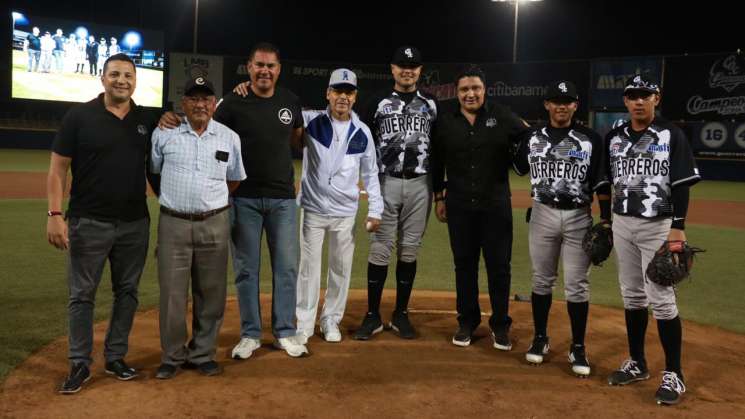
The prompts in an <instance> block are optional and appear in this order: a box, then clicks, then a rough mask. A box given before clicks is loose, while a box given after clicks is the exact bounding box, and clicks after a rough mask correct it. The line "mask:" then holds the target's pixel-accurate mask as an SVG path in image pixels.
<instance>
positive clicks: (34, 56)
mask: <svg viewBox="0 0 745 419" xmlns="http://www.w3.org/2000/svg"><path fill="white" fill-rule="evenodd" d="M40 59H41V51H39V50H35V49H29V50H28V71H39V60H40Z"/></svg>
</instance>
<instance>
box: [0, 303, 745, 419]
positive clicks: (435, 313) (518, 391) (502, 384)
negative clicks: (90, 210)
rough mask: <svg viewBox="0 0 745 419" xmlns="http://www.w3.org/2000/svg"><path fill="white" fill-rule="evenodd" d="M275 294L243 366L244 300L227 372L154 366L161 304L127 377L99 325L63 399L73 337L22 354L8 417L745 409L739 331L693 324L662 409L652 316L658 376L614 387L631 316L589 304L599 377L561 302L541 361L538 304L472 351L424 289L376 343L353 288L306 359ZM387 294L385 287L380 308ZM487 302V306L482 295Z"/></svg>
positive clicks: (534, 414) (232, 310)
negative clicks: (401, 323) (279, 346)
mask: <svg viewBox="0 0 745 419" xmlns="http://www.w3.org/2000/svg"><path fill="white" fill-rule="evenodd" d="M267 298H268V297H267V296H262V303H263V305H262V312H263V315H264V319H265V322H264V330H265V339H264V347H263V348H261V349H260V350H258V351H257V352H256V353H255V354H254V356H253V357H252V358H250V359H248V360H245V361H234V360H230V359H227V358H228V356H229V351H230V349H231V348H232V345H233V344H234V343H235V342H236V340H237V337H238V335H239V321H238V314H237V304H236V302H235V300H234V299H231V300H230V301H229V303H228V310H227V313H226V316H225V324H224V326H223V328H222V332H221V335H220V339H219V349H218V361H219V362H221V364H222V365H223V366H224V367H225V372H224V374H223V375H220V376H216V377H202V376H200V375H198V374H197V373H196V372H194V371H181V372H180V373H179V375H177V376H176V377H175V378H174V379H172V380H167V381H160V380H157V379H155V378H154V373H155V369H156V368H157V366H158V364H159V356H160V353H159V340H158V320H157V319H158V317H157V314H158V313H157V311H155V310H151V311H147V312H142V313H138V315H137V318H136V321H135V327H134V330H133V332H132V336H131V339H130V343H131V347H130V355H129V357H128V361H129V362H130V363H131V364H132V365H133V366H135V367H136V368H138V369H139V370H140V372H141V375H140V377H139V378H138V379H136V380H133V381H130V382H119V381H116V380H115V379H113V378H111V377H109V376H107V375H106V374H104V372H103V371H102V365H101V364H102V362H101V361H100V358H101V350H102V342H101V340H102V338H103V335H104V331H105V326H106V325H105V324H103V323H99V324H97V325H96V354H95V355H94V356H95V359H96V362H95V363H94V366H93V379H92V380H91V381H90V382H89V383H88V384H87V385H86V387H85V388H84V389H83V391H82V392H81V393H79V394H77V395H73V396H61V395H57V394H56V393H55V388H56V386H57V385H58V383H59V381H60V379H61V378H62V377H63V376H64V375H65V373H66V367H67V365H66V359H65V353H66V348H67V345H66V341H65V338H59V339H57V340H56V341H54V342H53V343H52V344H50V345H48V346H47V347H45V348H43V349H41V350H40V351H38V352H37V353H35V354H34V355H33V356H31V357H30V358H28V359H27V360H26V361H25V362H24V363H23V364H21V365H20V366H19V367H18V368H17V369H16V370H15V371H13V372H12V373H11V374H10V376H9V377H8V378H7V380H6V381H5V383H4V384H3V386H2V390H0V417H19V418H20V417H23V418H29V417H56V418H67V417H70V418H72V417H85V416H87V417H114V418H116V417H127V418H135V417H214V418H218V417H261V418H287V417H294V418H313V417H323V418H350V417H357V418H377V419H380V418H403V417H411V418H457V417H464V418H469V419H470V418H486V417H519V418H540V417H565V418H569V417H572V418H575V417H588V418H598V417H602V418H606V417H624V418H628V417H649V416H651V415H654V416H655V417H696V418H702V417H708V418H734V417H745V383H743V381H742V379H741V377H742V376H743V375H745V353H743V352H742V351H741V350H739V349H737V348H742V347H745V336H743V335H737V334H734V333H730V332H726V331H722V330H720V329H717V328H711V327H703V326H700V325H697V324H693V323H686V325H685V327H684V335H683V339H684V346H683V351H684V352H683V365H684V368H685V373H686V380H687V383H688V386H689V388H688V392H687V393H686V396H685V400H684V402H683V403H682V404H681V405H679V406H676V407H659V406H657V405H655V404H654V397H653V396H654V391H655V390H656V388H657V386H658V385H659V380H660V373H659V371H660V370H661V369H662V368H663V361H662V354H661V350H660V347H659V343H658V340H657V339H658V338H657V333H656V328H655V327H654V323H653V322H652V323H650V327H649V333H648V338H647V348H648V349H647V352H648V360H649V363H650V369H651V371H652V379H651V380H649V381H645V382H641V383H637V384H634V385H632V386H628V387H625V388H622V387H619V388H616V387H609V386H608V385H607V383H606V381H605V380H606V376H607V375H608V374H609V373H610V372H611V371H612V370H613V369H615V368H616V367H618V365H619V364H620V363H621V361H622V360H623V358H624V354H625V352H626V349H625V348H626V338H625V328H624V321H623V312H622V311H621V310H618V309H611V308H605V307H598V306H593V307H592V308H591V310H590V323H589V330H588V336H587V344H588V353H589V356H590V362H591V364H592V367H593V372H592V375H591V377H590V378H588V379H579V378H576V377H574V376H573V375H572V374H571V370H570V368H569V365H568V363H567V361H566V351H567V348H568V344H569V325H568V322H567V321H566V317H567V316H566V308H565V306H564V304H562V303H560V302H556V303H555V304H554V308H553V310H552V318H551V321H550V325H549V330H550V335H551V344H552V352H551V354H550V355H549V362H548V363H547V364H544V365H542V366H540V367H533V366H529V365H527V364H526V363H525V361H524V351H525V350H526V349H527V347H528V345H529V343H530V339H531V334H532V330H531V325H532V321H531V320H530V305H529V304H528V303H524V302H514V303H512V307H511V314H512V316H513V318H514V319H515V327H514V329H513V333H512V335H513V338H514V341H515V342H514V350H513V351H512V352H500V351H497V350H496V349H493V348H492V346H491V339H490V338H489V336H488V329H487V328H486V326H485V324H486V318H484V319H483V322H482V325H481V327H480V328H479V330H478V332H477V337H478V338H477V339H476V340H475V341H474V343H472V345H471V346H470V347H468V348H460V347H456V346H453V345H452V344H451V343H450V339H451V334H452V332H453V331H454V329H455V325H456V321H455V316H454V315H453V314H450V311H451V310H453V308H454V306H455V297H454V294H453V293H448V292H427V291H416V292H415V295H414V298H413V300H412V314H411V318H412V320H413V322H414V323H415V325H417V326H418V330H419V334H420V336H419V338H418V339H416V340H411V341H405V340H401V339H399V338H398V337H396V336H395V335H393V334H392V333H391V332H384V333H383V334H381V335H378V336H376V337H375V339H374V340H372V341H369V342H358V341H354V340H352V339H350V338H349V332H350V330H351V329H354V328H355V327H356V326H357V325H358V324H359V322H360V320H361V317H362V315H363V313H364V310H365V304H366V300H365V293H364V291H357V290H353V291H352V292H351V294H350V299H349V304H348V310H347V315H346V316H345V318H344V321H343V322H342V326H343V330H344V332H345V337H344V341H343V342H342V343H339V344H329V343H326V342H323V341H322V340H321V339H320V338H319V337H317V336H316V337H313V338H312V339H311V340H310V342H309V347H310V349H311V351H312V354H311V356H310V357H307V358H302V359H291V358H289V357H287V356H286V355H285V354H284V352H281V351H277V350H275V349H272V348H271V346H270V340H269V339H270V336H269V334H268V333H267V332H266V331H267V328H268V323H269V322H268V320H269V317H268V316H269V310H268V309H269V304H268V300H267ZM392 302H393V296H392V294H388V293H386V296H385V299H384V307H383V310H384V313H388V312H389V310H390V305H391V304H392ZM482 307H488V304H487V301H486V300H482Z"/></svg>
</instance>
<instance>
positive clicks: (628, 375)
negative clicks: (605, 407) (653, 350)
mask: <svg viewBox="0 0 745 419" xmlns="http://www.w3.org/2000/svg"><path fill="white" fill-rule="evenodd" d="M648 379H649V370H648V369H647V365H646V363H641V362H637V361H634V360H633V359H627V360H625V361H623V364H621V368H619V369H617V370H616V371H613V373H612V374H611V375H610V377H608V384H609V385H612V386H625V385H626V384H631V383H634V382H636V381H642V380H648Z"/></svg>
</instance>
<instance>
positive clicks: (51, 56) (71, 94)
mask: <svg viewBox="0 0 745 419" xmlns="http://www.w3.org/2000/svg"><path fill="white" fill-rule="evenodd" d="M12 17H13V41H12V42H13V44H12V47H11V49H10V50H11V55H12V57H11V62H12V76H11V79H12V88H11V96H12V97H13V98H17V99H38V100H56V101H64V102H87V101H89V100H91V99H93V98H94V97H96V96H97V95H98V94H99V93H101V92H103V86H102V84H101V74H102V73H103V66H104V62H105V61H106V59H107V58H108V57H110V56H112V55H114V54H118V53H120V52H123V53H125V54H127V55H129V56H130V57H131V58H132V60H133V61H134V62H135V65H136V66H137V87H136V88H135V92H134V95H133V99H134V101H135V102H136V103H137V104H138V105H142V106H149V107H161V106H162V105H163V74H164V69H165V54H164V51H163V32H160V31H152V30H146V29H138V28H127V27H121V26H111V25H99V24H94V23H88V22H76V21H69V20H62V19H53V18H48V17H39V16H27V15H24V14H23V13H19V12H15V11H14V12H12Z"/></svg>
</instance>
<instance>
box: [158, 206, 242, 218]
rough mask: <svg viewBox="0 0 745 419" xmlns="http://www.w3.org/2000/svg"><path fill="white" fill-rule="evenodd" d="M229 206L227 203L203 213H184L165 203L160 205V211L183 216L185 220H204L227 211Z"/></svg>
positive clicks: (174, 215)
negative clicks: (166, 205) (165, 205)
mask: <svg viewBox="0 0 745 419" xmlns="http://www.w3.org/2000/svg"><path fill="white" fill-rule="evenodd" d="M228 208H230V205H226V206H224V207H222V208H218V209H214V210H211V211H207V212H202V213H199V214H186V213H183V212H178V211H174V210H172V209H170V208H168V207H164V206H163V205H161V206H160V212H162V213H163V214H168V215H170V216H171V217H176V218H182V219H184V220H189V221H204V220H206V219H208V218H210V217H212V216H213V215H217V214H219V213H221V212H223V211H225V210H226V209H228Z"/></svg>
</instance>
